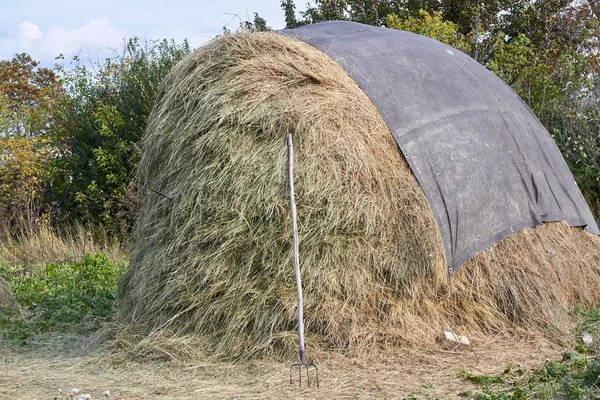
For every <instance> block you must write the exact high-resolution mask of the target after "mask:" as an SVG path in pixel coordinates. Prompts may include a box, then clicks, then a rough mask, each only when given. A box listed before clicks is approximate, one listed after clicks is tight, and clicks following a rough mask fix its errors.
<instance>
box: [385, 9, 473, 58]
mask: <svg viewBox="0 0 600 400" xmlns="http://www.w3.org/2000/svg"><path fill="white" fill-rule="evenodd" d="M385 24H386V26H387V27H388V28H392V29H400V30H404V31H409V32H414V33H417V34H419V35H423V36H428V37H430V38H433V39H436V40H439V41H440V42H442V43H445V44H447V45H449V46H452V47H454V48H456V49H458V50H461V51H464V52H466V53H469V52H470V51H471V47H470V44H469V42H468V39H467V37H466V36H465V35H463V34H461V33H460V32H459V31H458V25H456V24H455V23H453V22H451V21H445V20H443V19H442V14H440V13H438V12H434V13H433V15H430V14H429V13H428V12H427V11H425V10H420V11H419V16H418V17H412V16H411V17H408V18H407V19H404V20H402V19H401V18H400V17H398V16H397V15H396V14H389V15H388V16H387V17H386V19H385Z"/></svg>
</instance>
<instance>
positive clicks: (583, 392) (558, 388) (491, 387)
mask: <svg viewBox="0 0 600 400" xmlns="http://www.w3.org/2000/svg"><path fill="white" fill-rule="evenodd" d="M576 315H577V318H578V320H579V327H578V329H577V331H576V332H575V333H576V335H577V337H580V336H581V334H582V333H583V332H587V333H590V334H592V335H593V337H594V345H593V346H592V347H586V346H585V345H584V344H583V343H582V342H578V343H577V344H576V346H575V348H574V349H573V350H572V351H567V352H565V353H564V354H563V358H562V360H560V361H546V363H545V364H544V365H543V366H542V367H541V368H539V369H536V370H533V371H531V372H529V373H525V372H524V371H523V370H521V369H520V368H516V369H515V368H512V367H508V368H506V369H505V370H504V372H503V373H501V374H498V375H494V376H486V375H474V374H471V373H470V372H468V371H464V370H463V371H460V372H459V374H458V376H459V377H461V378H464V379H465V380H468V381H469V382H472V383H475V384H477V385H480V386H481V390H479V391H476V392H474V393H465V394H466V395H467V396H466V397H469V398H473V399H476V400H526V399H600V350H599V347H598V345H599V340H600V338H599V336H600V305H597V306H596V307H593V308H590V309H584V308H581V307H579V308H577V309H576Z"/></svg>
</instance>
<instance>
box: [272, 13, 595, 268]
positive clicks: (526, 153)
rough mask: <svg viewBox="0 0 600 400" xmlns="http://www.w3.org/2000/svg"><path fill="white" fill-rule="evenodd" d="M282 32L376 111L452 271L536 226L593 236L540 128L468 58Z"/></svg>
mask: <svg viewBox="0 0 600 400" xmlns="http://www.w3.org/2000/svg"><path fill="white" fill-rule="evenodd" d="M281 33H283V34H286V35H289V36H293V37H296V38H298V39H300V40H302V41H304V42H306V43H308V44H310V45H312V46H314V47H316V48H317V49H319V50H321V51H323V52H324V53H326V54H327V55H328V56H330V57H331V58H332V59H334V60H335V61H336V62H337V63H339V64H340V65H341V66H342V67H343V68H344V70H345V71H346V72H347V73H348V74H349V75H350V76H351V77H352V78H353V79H354V80H355V81H356V83H357V84H358V85H359V86H360V87H361V89H362V90H363V91H364V92H365V93H366V94H367V96H368V97H369V98H370V99H371V101H372V102H373V104H375V106H376V107H377V109H378V110H379V113H380V114H381V116H382V117H383V119H384V120H385V122H386V124H387V126H388V128H389V129H390V131H391V132H392V135H393V136H394V139H396V142H397V143H398V146H400V149H401V150H402V152H403V153H404V156H405V157H406V159H407V161H408V163H409V165H410V168H411V169H412V171H413V173H414V174H415V176H416V177H417V180H418V181H419V183H420V185H421V187H422V188H423V191H424V192H425V196H426V197H427V199H428V201H429V204H430V205H431V208H432V209H433V213H434V214H435V217H436V219H437V222H438V225H439V228H440V231H441V234H442V239H443V243H444V248H445V253H446V262H447V264H448V267H449V271H450V273H454V272H456V271H457V270H458V268H460V267H461V266H462V265H463V264H464V263H465V262H467V261H468V260H469V259H470V258H472V257H474V256H476V255H477V254H478V253H480V252H482V251H483V250H485V249H487V248H488V247H489V246H491V245H492V244H493V243H495V242H496V241H498V240H500V239H502V238H504V237H506V236H509V235H510V234H512V233H513V232H516V231H518V230H519V229H522V228H524V227H531V226H536V225H539V224H540V223H541V222H542V221H559V220H566V221H567V222H568V223H569V225H571V226H583V227H585V229H586V231H588V232H593V233H596V234H599V233H600V232H599V231H598V226H597V225H596V222H595V221H594V218H593V216H592V213H591V212H590V209H589V207H588V205H587V204H586V202H585V200H584V198H583V196H582V194H581V192H580V191H579V188H578V187H577V184H576V183H575V180H574V179H573V175H572V174H571V172H570V171H569V168H568V167H567V164H566V163H565V161H564V159H563V157H562V155H561V154H560V152H559V150H558V148H557V147H556V145H555V143H554V141H553V140H552V138H551V137H550V135H549V134H548V132H547V131H546V129H545V128H544V127H543V126H542V124H541V123H540V122H539V121H538V119H537V118H536V117H535V116H534V115H533V113H532V112H531V111H530V110H529V108H528V107H527V106H526V105H525V104H524V103H523V101H522V100H521V99H520V98H519V97H518V96H517V95H516V94H515V93H514V92H513V91H512V89H511V88H510V87H509V86H508V85H506V84H505V83H504V82H502V81H501V80H500V79H499V78H497V77H496V76H495V75H494V74H493V73H492V72H490V71H488V70H487V69H485V68H484V67H483V66H481V65H479V64H478V63H477V62H476V61H475V60H473V59H472V58H471V57H469V56H467V55H466V54H464V53H461V52H459V51H457V50H454V49H452V48H451V47H448V46H446V45H444V44H442V43H440V42H438V41H436V40H433V39H429V38H426V37H423V36H419V35H415V34H413V33H409V32H403V31H399V30H393V29H386V28H378V27H373V26H369V25H363V24H358V23H354V22H348V21H331V22H324V23H319V24H314V25H308V26H304V27H301V28H297V29H290V30H283V31H281Z"/></svg>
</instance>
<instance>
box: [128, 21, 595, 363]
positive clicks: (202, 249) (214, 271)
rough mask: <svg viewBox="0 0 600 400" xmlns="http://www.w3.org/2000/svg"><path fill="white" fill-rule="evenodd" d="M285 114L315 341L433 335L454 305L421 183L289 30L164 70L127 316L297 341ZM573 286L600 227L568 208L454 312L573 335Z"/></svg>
mask: <svg viewBox="0 0 600 400" xmlns="http://www.w3.org/2000/svg"><path fill="white" fill-rule="evenodd" d="M288 132H291V133H292V134H293V136H294V147H295V154H296V159H295V167H294V169H295V174H296V176H295V185H296V201H297V206H298V217H299V232H300V257H301V268H302V280H303V284H304V301H305V305H304V310H305V326H306V332H307V340H308V343H307V346H308V349H309V352H310V351H314V350H315V349H322V350H332V349H336V350H345V351H347V352H349V353H350V354H357V353H364V352H365V351H370V350H374V349H381V348H389V347H397V346H403V345H406V344H411V345H422V346H429V345H431V344H432V343H434V341H435V338H436V336H438V335H439V333H440V331H441V330H443V329H448V328H449V326H450V324H451V319H452V311H451V310H452V305H451V302H450V301H449V297H450V293H449V280H448V272H447V269H446V264H445V261H444V252H443V246H442V241H441V238H440V233H439V230H438V227H437V224H436V220H435V218H434V215H433V213H432V211H431V208H430V206H429V204H428V202H427V199H426V198H425V196H424V194H423V191H422V189H421V188H420V186H419V184H418V182H417V181H416V179H415V177H414V175H413V174H412V173H411V171H410V169H409V168H408V165H407V163H406V161H405V159H404V157H403V155H402V154H401V153H400V151H399V150H398V146H397V144H396V143H395V141H394V139H393V138H392V135H391V134H390V131H389V130H388V128H387V127H386V124H385V123H384V121H383V119H382V117H381V116H380V114H379V113H378V111H377V109H376V108H375V107H374V106H373V104H372V103H371V101H369V99H368V98H367V96H366V95H365V93H364V92H363V91H362V90H361V89H360V88H359V87H358V86H357V85H356V83H355V82H354V81H353V80H352V79H351V78H350V77H349V76H348V75H347V74H346V72H344V70H343V69H342V68H341V67H340V66H339V65H338V64H336V63H335V62H334V61H332V59H330V58H329V57H328V56H326V55H325V54H324V53H322V52H320V51H317V50H316V49H315V48H313V47H311V46H309V45H308V44H306V43H303V42H300V41H298V40H296V39H293V38H290V37H286V36H282V35H279V34H275V33H255V34H247V33H241V34H236V35H227V36H224V37H221V38H219V39H217V40H214V41H213V42H211V43H209V44H208V45H206V46H204V47H202V48H200V49H198V50H197V51H195V52H194V53H193V54H190V55H189V56H188V57H186V58H185V59H184V60H183V61H182V62H180V63H179V64H178V65H176V66H175V67H174V69H173V70H172V71H171V73H170V74H169V75H168V77H167V78H166V79H165V81H164V82H163V84H162V89H161V90H160V93H159V95H158V99H157V102H156V105H155V108H154V110H153V112H152V114H151V116H150V119H149V124H148V129H147V132H146V136H145V138H144V140H143V144H142V158H141V161H140V164H139V171H138V179H139V183H140V187H141V188H145V190H146V192H147V195H146V198H145V199H144V202H143V206H142V209H141V213H140V215H139V220H138V221H137V226H136V231H135V239H134V248H133V254H132V258H131V264H130V268H129V270H128V271H127V273H126V274H125V276H124V277H123V279H122V281H121V283H120V289H119V291H120V302H119V316H120V319H121V321H123V322H124V323H130V324H133V325H134V326H136V327H138V328H139V329H140V330H141V331H143V332H145V334H157V333H161V334H165V335H167V336H173V337H182V336H186V335H194V336H196V337H200V338H202V341H203V342H204V343H206V351H207V352H208V354H209V355H210V356H212V357H215V358H221V359H240V358H248V357H254V356H261V355H265V354H286V355H292V356H293V355H295V354H296V350H297V349H296V346H297V342H296V340H297V339H296V331H295V329H296V323H297V321H296V294H295V284H294V274H293V263H292V257H293V255H292V241H291V238H292V231H291V226H292V224H291V217H290V211H289V198H288V192H287V179H286V166H287V147H286V143H285V139H286V136H287V134H288ZM545 234H546V236H547V239H548V243H546V241H545ZM548 244H549V245H550V247H549V246H548ZM549 248H550V249H551V250H552V251H553V253H554V255H555V258H554V260H555V261H556V267H553V264H552V263H551V262H550V258H549ZM563 273H564V275H565V276H563ZM567 277H568V278H567ZM571 287H573V289H574V292H575V297H576V299H575V301H576V302H578V303H586V304H589V303H591V302H593V301H596V300H598V299H599V294H600V240H599V239H598V237H596V236H595V235H591V234H589V233H586V232H584V231H583V230H582V229H581V228H571V227H569V226H568V225H567V224H565V223H561V222H558V223H552V224H545V231H542V229H541V228H540V227H537V228H526V229H522V230H520V231H518V232H516V233H515V234H514V235H511V236H509V237H507V238H505V239H503V240H501V241H500V242H498V243H496V244H495V245H493V246H492V247H491V248H489V249H488V250H486V251H485V252H483V253H481V254H479V255H478V256H476V257H475V258H473V259H471V260H470V261H469V262H468V263H466V264H465V265H464V266H463V267H462V268H461V270H460V271H459V272H458V273H457V274H455V276H454V289H455V293H456V328H457V329H459V330H460V332H461V333H464V334H466V335H469V336H477V335H488V334H506V335H511V334H513V333H515V332H516V331H519V332H520V333H523V332H525V333H528V334H532V335H543V336H544V337H546V338H548V339H550V340H553V341H556V342H560V341H561V340H564V339H563V338H564V336H563V335H564V334H565V333H566V332H568V331H569V329H571V327H572V320H571V317H570V314H569V309H570V306H571V304H572V298H571V290H570V288H571Z"/></svg>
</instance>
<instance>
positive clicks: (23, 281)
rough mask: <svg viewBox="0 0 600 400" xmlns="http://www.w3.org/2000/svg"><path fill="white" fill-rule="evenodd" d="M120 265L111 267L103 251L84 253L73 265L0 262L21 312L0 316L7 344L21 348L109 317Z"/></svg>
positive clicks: (121, 266)
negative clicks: (34, 340) (47, 335)
mask: <svg viewBox="0 0 600 400" xmlns="http://www.w3.org/2000/svg"><path fill="white" fill-rule="evenodd" d="M124 269H125V264H124V263H117V264H116V265H113V264H111V262H110V261H109V260H108V258H107V257H106V256H105V255H104V254H103V253H96V255H91V254H86V255H85V256H84V258H83V260H81V261H79V262H74V263H61V264H42V265H20V266H10V265H3V264H0V275H2V276H5V277H6V279H7V281H8V282H9V283H10V284H11V287H12V291H13V294H14V296H15V299H16V300H17V301H18V303H19V304H20V305H21V307H22V308H23V311H22V312H21V313H18V312H16V311H14V310H3V311H2V312H0V333H1V334H2V337H3V339H4V340H6V341H7V342H8V343H11V344H16V345H25V344H27V343H28V342H29V340H30V339H32V338H34V337H38V336H39V335H40V334H45V333H49V332H62V331H65V330H68V329H72V328H79V329H82V328H83V327H84V324H83V323H82V322H84V321H86V322H87V324H86V325H85V328H83V329H94V328H95V327H97V324H96V325H94V324H91V325H90V324H89V321H101V320H106V319H107V318H110V317H112V315H113V314H114V303H115V300H116V286H117V279H118V277H119V276H120V275H121V273H122V272H123V270H124Z"/></svg>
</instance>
